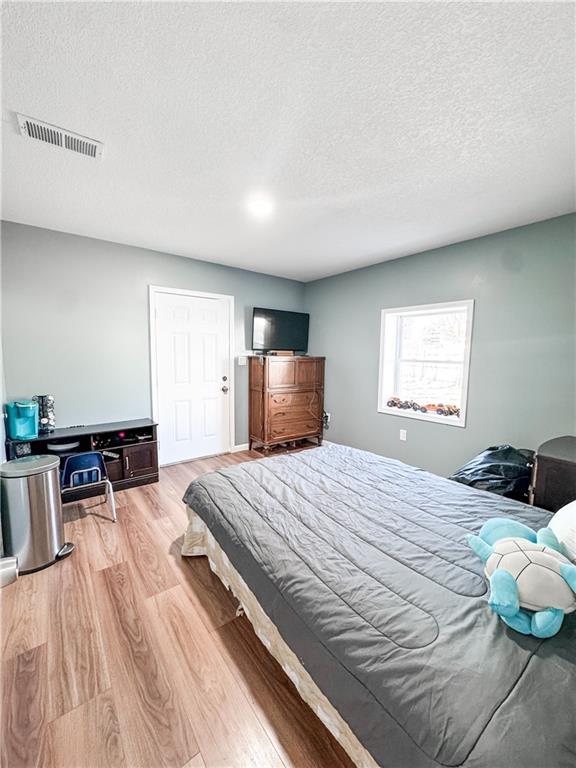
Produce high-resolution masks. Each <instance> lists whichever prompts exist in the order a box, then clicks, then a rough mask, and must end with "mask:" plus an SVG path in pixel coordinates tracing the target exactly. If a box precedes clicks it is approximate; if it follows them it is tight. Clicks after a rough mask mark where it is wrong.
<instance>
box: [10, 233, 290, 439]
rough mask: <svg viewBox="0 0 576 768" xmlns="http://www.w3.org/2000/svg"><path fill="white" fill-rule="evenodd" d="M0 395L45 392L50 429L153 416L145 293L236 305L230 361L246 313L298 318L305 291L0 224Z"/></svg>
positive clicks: (244, 374)
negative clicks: (226, 297)
mask: <svg viewBox="0 0 576 768" xmlns="http://www.w3.org/2000/svg"><path fill="white" fill-rule="evenodd" d="M2 253H3V257H2V274H3V285H2V287H3V309H2V311H3V336H4V344H3V353H4V364H5V378H6V397H7V399H13V398H15V397H24V396H30V395H33V394H37V393H43V392H50V393H51V394H53V395H54V396H55V398H56V416H57V423H58V426H67V425H70V424H91V423H96V422H104V421H115V420H119V419H132V418H141V417H145V416H150V415H151V399H150V353H149V339H148V286H149V285H150V284H152V285H163V286H169V287H171V288H188V289H193V290H199V291H208V292H213V293H224V294H231V295H233V296H234V297H235V313H236V317H235V330H236V333H235V344H236V354H238V353H240V352H243V351H244V350H246V349H247V348H249V345H250V340H249V335H250V334H251V317H252V307H253V306H254V305H256V306H258V305H264V306H271V307H277V308H279V309H293V310H299V309H301V308H302V306H303V299H304V286H303V284H302V283H298V282H295V281H292V280H282V279H280V278H275V277H269V276H266V275H260V274H257V273H254V272H247V271H244V270H239V269H230V268H228V267H222V266H218V265H215V264H209V263H207V262H202V261H194V260H192V259H186V258H182V257H180V256H172V255H169V254H165V253H157V252H155V251H148V250H144V249H141V248H133V247H130V246H125V245H119V244H116V243H109V242H105V241H102V240H93V239H90V238H85V237H77V236H75V235H68V234H64V233H60V232H54V231H51V230H45V229H38V228H35V227H28V226H24V225H21V224H13V223H9V222H3V224H2ZM235 377H236V398H235V404H236V443H237V444H240V443H245V442H247V440H248V418H247V417H248V414H247V403H248V369H247V367H239V366H238V365H236V369H235Z"/></svg>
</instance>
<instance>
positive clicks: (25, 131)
mask: <svg viewBox="0 0 576 768" xmlns="http://www.w3.org/2000/svg"><path fill="white" fill-rule="evenodd" d="M18 125H19V126H20V133H21V134H22V136H28V138H29V139H38V141H44V142H46V144H52V145H53V146H55V147H61V148H62V149H68V150H70V152H78V153H79V154H80V155H85V156H86V157H93V158H94V159H99V158H100V157H102V149H103V147H104V145H103V144H102V142H101V141H95V140H94V139H89V138H88V137H87V136H80V134H79V133H72V131H67V130H66V129H65V128H59V127H58V126H57V125H50V123H43V122H42V121H41V120H36V119H35V118H33V117H26V115H20V114H19V115H18Z"/></svg>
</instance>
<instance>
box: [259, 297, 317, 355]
mask: <svg viewBox="0 0 576 768" xmlns="http://www.w3.org/2000/svg"><path fill="white" fill-rule="evenodd" d="M309 321H310V315H308V314H306V313H305V312H284V311H282V310H280V309H262V308H261V307H254V315H253V320H252V349H253V350H254V351H255V352H268V351H270V350H276V349H277V350H290V351H293V352H307V351H308V325H309Z"/></svg>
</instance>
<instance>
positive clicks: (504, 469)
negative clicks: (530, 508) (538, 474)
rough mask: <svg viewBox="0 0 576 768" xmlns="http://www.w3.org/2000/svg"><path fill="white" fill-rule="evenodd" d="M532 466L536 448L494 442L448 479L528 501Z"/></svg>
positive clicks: (510, 497) (509, 497)
mask: <svg viewBox="0 0 576 768" xmlns="http://www.w3.org/2000/svg"><path fill="white" fill-rule="evenodd" d="M533 466H534V451H530V450H528V449H526V448H522V449H520V450H518V449H516V448H513V447H512V446H511V445H494V446H492V447H491V448H486V450H485V451H482V453H479V454H478V456H476V457H475V458H473V459H471V460H470V461H469V462H467V463H466V464H464V466H463V467H460V469H458V470H457V471H456V472H454V474H453V475H450V478H449V479H450V480H456V482H457V483H464V485H470V486H472V488H478V489H479V490H481V491H490V492H491V493H498V494H499V495H500V496H506V497H507V498H508V499H516V500H517V501H524V502H527V501H528V489H529V487H530V480H531V478H532V467H533Z"/></svg>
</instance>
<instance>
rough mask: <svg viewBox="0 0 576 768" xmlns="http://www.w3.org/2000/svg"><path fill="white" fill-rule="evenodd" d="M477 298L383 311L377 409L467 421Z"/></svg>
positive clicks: (459, 423) (457, 422) (444, 420)
mask: <svg viewBox="0 0 576 768" xmlns="http://www.w3.org/2000/svg"><path fill="white" fill-rule="evenodd" d="M473 311H474V302H473V301H452V302H448V303H446V304H427V305H425V306H420V307H401V308H398V309H383V310H382V326H381V331H380V333H381V336H380V377H379V383H378V410H379V411H380V412H381V413H393V414H395V415H396V416H409V417H410V418H413V419H424V420H426V421H437V422H441V423H442V424H453V425H456V426H459V427H464V426H465V425H466V395H467V390H468V368H469V364H470V340H471V337H472V315H473Z"/></svg>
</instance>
